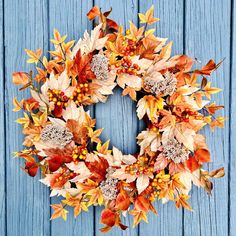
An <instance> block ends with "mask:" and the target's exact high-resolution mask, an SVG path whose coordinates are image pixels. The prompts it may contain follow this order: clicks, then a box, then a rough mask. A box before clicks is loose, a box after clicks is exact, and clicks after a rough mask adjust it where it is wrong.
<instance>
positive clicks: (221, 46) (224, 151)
mask: <svg viewBox="0 0 236 236" xmlns="http://www.w3.org/2000/svg"><path fill="white" fill-rule="evenodd" d="M185 13H186V17H185V25H186V28H185V49H186V53H187V54H188V55H190V56H192V57H196V58H198V59H199V60H200V61H201V62H202V63H201V64H200V65H199V66H202V65H203V64H204V63H206V62H207V61H208V60H209V59H210V58H209V57H211V58H213V59H214V60H215V61H216V62H219V61H220V60H222V59H223V58H226V59H225V61H224V63H223V65H222V66H221V67H220V68H219V69H218V70H217V71H216V72H214V73H213V75H212V86H215V87H218V88H221V89H222V92H221V93H219V94H217V96H213V97H212V98H213V100H212V101H216V103H218V104H222V105H225V109H224V110H222V111H220V112H219V113H218V114H220V115H223V116H225V117H229V85H230V66H229V65H230V50H229V49H230V1H229V0H227V1H217V4H215V1H209V0H199V1H194V0H190V1H186V6H185ZM203 19H204V20H203ZM220 19H221V20H220ZM204 134H205V135H206V138H207V143H208V145H209V148H210V150H211V156H212V159H213V164H209V166H208V168H209V169H211V170H212V169H214V168H218V167H220V166H222V165H223V166H224V167H225V172H226V176H225V177H224V178H222V179H217V180H216V181H215V182H216V184H215V187H214V189H213V193H212V196H211V197H209V196H208V195H207V194H206V193H205V192H204V191H202V190H199V189H197V188H194V189H193V192H192V199H191V205H192V207H193V209H194V212H192V213H190V212H185V214H184V226H185V227H184V235H192V236H195V235H219V236H221V235H228V223H227V219H228V162H229V122H226V127H225V129H216V131H215V132H214V133H213V132H211V131H210V129H209V128H206V129H204ZM205 168H207V166H206V167H205Z"/></svg>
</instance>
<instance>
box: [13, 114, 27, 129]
mask: <svg viewBox="0 0 236 236" xmlns="http://www.w3.org/2000/svg"><path fill="white" fill-rule="evenodd" d="M16 123H18V124H21V125H23V127H24V128H27V127H28V126H29V124H30V118H29V116H28V115H27V114H26V113H25V112H24V117H22V118H19V119H17V120H16Z"/></svg>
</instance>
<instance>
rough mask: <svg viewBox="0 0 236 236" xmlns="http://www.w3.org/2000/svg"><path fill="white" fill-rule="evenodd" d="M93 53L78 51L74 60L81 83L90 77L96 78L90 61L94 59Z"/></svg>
mask: <svg viewBox="0 0 236 236" xmlns="http://www.w3.org/2000/svg"><path fill="white" fill-rule="evenodd" d="M92 57H93V55H92V54H91V53H90V54H88V55H81V51H80V50H79V51H78V52H77V53H76V56H75V60H74V68H75V71H76V74H77V75H78V77H79V83H83V82H86V81H87V80H88V78H89V79H95V78H96V77H95V75H94V73H93V72H92V70H91V66H90V61H91V60H92Z"/></svg>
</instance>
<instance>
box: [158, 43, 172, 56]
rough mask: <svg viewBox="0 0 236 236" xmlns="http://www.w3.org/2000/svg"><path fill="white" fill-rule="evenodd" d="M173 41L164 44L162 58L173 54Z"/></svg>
mask: <svg viewBox="0 0 236 236" xmlns="http://www.w3.org/2000/svg"><path fill="white" fill-rule="evenodd" d="M172 44H173V42H169V43H168V44H167V45H166V46H164V47H163V48H162V50H161V52H160V59H165V60H167V59H169V58H170V55H171V48H172Z"/></svg>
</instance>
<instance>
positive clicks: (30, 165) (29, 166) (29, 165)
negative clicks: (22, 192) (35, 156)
mask: <svg viewBox="0 0 236 236" xmlns="http://www.w3.org/2000/svg"><path fill="white" fill-rule="evenodd" d="M25 171H26V172H27V173H28V174H29V176H31V177H34V176H35V175H36V174H37V171H38V165H37V163H36V162H35V161H34V162H30V161H27V162H25Z"/></svg>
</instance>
